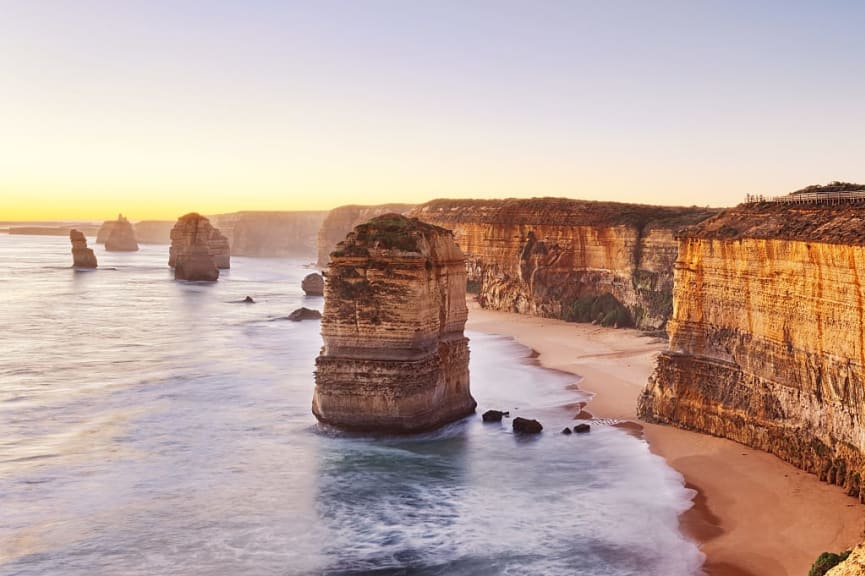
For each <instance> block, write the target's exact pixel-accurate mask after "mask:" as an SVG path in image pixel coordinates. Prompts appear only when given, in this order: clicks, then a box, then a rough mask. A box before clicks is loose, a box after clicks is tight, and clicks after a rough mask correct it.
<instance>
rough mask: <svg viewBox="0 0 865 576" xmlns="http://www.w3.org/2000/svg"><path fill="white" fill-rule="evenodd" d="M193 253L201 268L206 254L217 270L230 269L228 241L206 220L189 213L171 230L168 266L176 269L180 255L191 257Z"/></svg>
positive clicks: (179, 219) (198, 215)
mask: <svg viewBox="0 0 865 576" xmlns="http://www.w3.org/2000/svg"><path fill="white" fill-rule="evenodd" d="M202 249H203V251H202ZM193 253H194V254H195V259H196V261H197V262H198V263H199V264H198V265H199V266H203V258H202V256H203V254H204V253H207V254H208V255H209V256H210V257H211V259H212V260H213V263H214V265H215V266H216V267H217V268H220V269H227V268H230V267H231V251H230V249H229V246H228V239H227V238H226V237H225V236H223V235H222V233H221V232H220V231H219V230H217V229H216V228H214V227H213V226H212V225H211V224H210V221H209V220H208V219H207V218H205V217H204V216H202V215H201V214H198V213H197V212H190V213H189V214H186V215H184V216H181V217H180V218H178V220H177V223H176V224H175V225H174V228H172V229H171V247H170V248H169V249H168V265H169V266H172V267H175V269H176V267H177V261H178V259H179V258H180V257H181V256H182V255H184V254H187V255H192V254H193ZM187 261H188V259H187ZM175 276H176V274H175Z"/></svg>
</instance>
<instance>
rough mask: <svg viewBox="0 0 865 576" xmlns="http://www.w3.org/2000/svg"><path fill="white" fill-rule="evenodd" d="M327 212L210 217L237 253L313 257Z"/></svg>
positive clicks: (245, 213) (236, 213) (238, 213)
mask: <svg viewBox="0 0 865 576" xmlns="http://www.w3.org/2000/svg"><path fill="white" fill-rule="evenodd" d="M326 215H327V212H323V211H298V212H233V213H230V214H217V215H215V216H211V217H210V219H211V221H212V222H213V225H214V226H216V227H217V228H219V229H220V230H221V231H222V233H223V234H225V236H226V237H227V238H228V241H229V244H230V245H231V253H232V254H234V255H235V256H296V257H312V256H313V255H314V254H315V252H316V238H317V236H318V231H319V228H320V227H321V223H322V222H323V221H324V218H325V216H326ZM349 230H350V229H349ZM349 230H346V231H345V232H344V233H343V235H342V237H343V238H344V237H345V234H346V233H348V231H349ZM341 239H342V238H340V240H341Z"/></svg>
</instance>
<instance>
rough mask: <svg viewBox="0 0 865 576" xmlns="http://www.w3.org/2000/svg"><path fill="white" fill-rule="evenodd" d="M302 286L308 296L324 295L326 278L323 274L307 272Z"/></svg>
mask: <svg viewBox="0 0 865 576" xmlns="http://www.w3.org/2000/svg"><path fill="white" fill-rule="evenodd" d="M300 287H301V288H302V289H303V292H304V294H306V295H307V296H324V278H323V277H322V275H321V274H317V273H315V272H313V273H312V274H307V275H306V277H305V278H304V279H303V282H301V283H300Z"/></svg>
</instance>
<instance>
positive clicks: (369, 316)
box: [312, 214, 475, 432]
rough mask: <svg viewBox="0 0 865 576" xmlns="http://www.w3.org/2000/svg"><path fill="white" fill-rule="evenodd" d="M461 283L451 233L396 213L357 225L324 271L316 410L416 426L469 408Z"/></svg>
mask: <svg viewBox="0 0 865 576" xmlns="http://www.w3.org/2000/svg"><path fill="white" fill-rule="evenodd" d="M465 287H466V269H465V257H464V256H463V254H462V252H461V251H460V249H459V248H458V247H457V245H456V244H455V243H454V241H453V235H452V234H451V233H450V232H449V231H447V230H444V229H442V228H439V227H437V226H432V225H429V224H425V223H422V222H419V221H418V220H415V219H409V218H406V217H404V216H400V215H397V214H389V215H384V216H380V217H378V218H375V219H373V220H371V221H370V222H369V223H367V224H362V225H360V226H358V227H356V228H355V230H354V232H352V233H351V234H349V235H348V237H347V238H346V239H345V241H344V242H342V243H340V244H339V245H338V246H337V249H336V250H335V251H334V252H333V253H332V254H331V255H330V265H329V266H328V269H327V272H326V274H325V292H324V295H325V302H324V314H323V317H322V322H321V335H322V339H323V340H324V346H323V347H322V350H321V354H320V355H319V357H318V358H317V359H316V372H315V382H316V385H315V393H314V396H313V403H312V410H313V413H314V414H315V415H316V417H317V418H318V419H319V420H321V421H322V422H325V423H328V424H333V425H336V426H340V427H344V428H350V429H361V430H375V431H387V432H416V431H420V430H426V429H431V428H435V427H437V426H440V425H442V424H445V423H447V422H451V421H453V420H456V419H459V418H462V417H464V416H466V415H468V414H471V413H472V412H474V409H475V401H474V399H473V398H472V396H471V394H470V391H469V367H468V361H469V350H468V339H467V338H466V337H465V336H464V335H463V329H464V326H465V322H466V317H467V315H468V310H467V307H466V302H465Z"/></svg>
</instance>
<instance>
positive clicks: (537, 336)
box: [467, 302, 865, 576]
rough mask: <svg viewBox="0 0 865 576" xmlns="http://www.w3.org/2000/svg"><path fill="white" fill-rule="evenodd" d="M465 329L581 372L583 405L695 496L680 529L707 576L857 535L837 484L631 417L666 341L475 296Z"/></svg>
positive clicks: (759, 570) (787, 567)
mask: <svg viewBox="0 0 865 576" xmlns="http://www.w3.org/2000/svg"><path fill="white" fill-rule="evenodd" d="M467 328H469V329H471V330H476V331H480V332H487V333H493V334H499V335H504V336H509V337H512V338H514V339H515V340H516V341H517V342H519V343H520V344H522V345H524V346H526V347H529V348H531V349H533V350H534V351H535V352H536V353H537V361H538V362H539V363H540V365H541V366H543V367H545V368H549V369H553V370H558V371H562V372H568V373H571V374H575V375H578V376H579V377H581V380H580V384H579V388H580V389H581V390H583V391H585V392H589V393H592V394H594V396H593V398H592V399H591V401H590V402H589V404H588V405H587V406H586V407H585V410H586V411H588V412H590V413H591V415H592V416H593V417H595V418H604V419H616V420H622V421H623V422H624V423H625V425H626V426H628V427H630V428H632V429H633V430H634V431H635V433H636V434H642V435H643V437H644V438H645V439H646V441H647V442H648V443H649V446H650V448H651V450H652V452H654V453H655V454H657V455H659V456H661V457H663V458H664V459H665V460H666V461H667V463H668V464H669V465H670V466H671V467H672V468H674V469H675V470H676V471H678V472H679V473H680V474H682V476H683V477H684V482H685V484H686V486H687V487H689V488H692V489H694V490H695V497H694V506H693V507H692V508H691V509H690V510H688V511H687V512H685V513H683V514H682V516H681V517H680V521H681V528H682V531H683V533H685V534H686V535H687V536H689V537H691V538H693V539H694V540H696V541H697V542H699V544H700V549H701V551H702V552H703V553H704V554H705V555H706V563H705V565H704V571H705V573H706V574H708V575H709V576H768V575H771V576H795V575H803V576H804V575H805V574H807V573H808V569H809V568H810V566H811V564H812V563H813V562H814V560H815V559H816V558H817V556H818V555H819V554H820V553H821V552H824V551H832V552H839V551H841V550H847V549H850V548H852V547H853V546H855V545H856V544H857V543H859V542H861V540H862V536H863V528H865V506H863V505H861V504H859V503H858V502H857V501H856V500H855V499H854V498H851V497H849V496H847V495H846V494H845V493H844V492H843V490H842V489H841V488H839V487H837V486H832V485H829V484H826V483H824V482H821V481H819V480H818V479H817V477H816V476H814V475H811V474H808V473H806V472H803V471H801V470H799V469H797V468H795V467H793V466H791V465H789V464H787V463H785V462H783V461H781V460H779V459H778V458H776V457H775V456H773V455H771V454H767V453H765V452H761V451H759V450H754V449H752V448H748V447H747V446H743V445H740V444H737V443H735V442H732V441H729V440H725V439H722V438H715V437H712V436H707V435H703V434H698V433H694V432H689V431H685V430H681V429H678V428H674V427H671V426H659V425H653V424H646V423H643V422H639V421H638V420H637V418H636V405H637V398H638V396H639V394H640V392H641V391H642V389H643V386H644V385H645V383H646V380H647V378H648V377H649V375H650V374H651V372H652V368H653V363H654V358H655V356H656V354H657V353H659V352H660V351H662V350H664V349H666V347H667V343H666V340H664V339H660V338H655V337H651V336H647V335H645V334H643V333H642V332H640V331H638V330H631V329H613V328H602V327H599V326H595V325H591V324H574V323H567V322H564V321H561V320H552V319H548V318H538V317H533V316H525V315H520V314H514V313H508V312H496V311H490V310H484V309H482V308H480V306H478V305H477V304H476V303H474V302H470V303H469V320H468V324H467ZM579 411H580V410H579V407H575V409H574V414H575V415H576V414H577V413H578V412H579Z"/></svg>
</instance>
